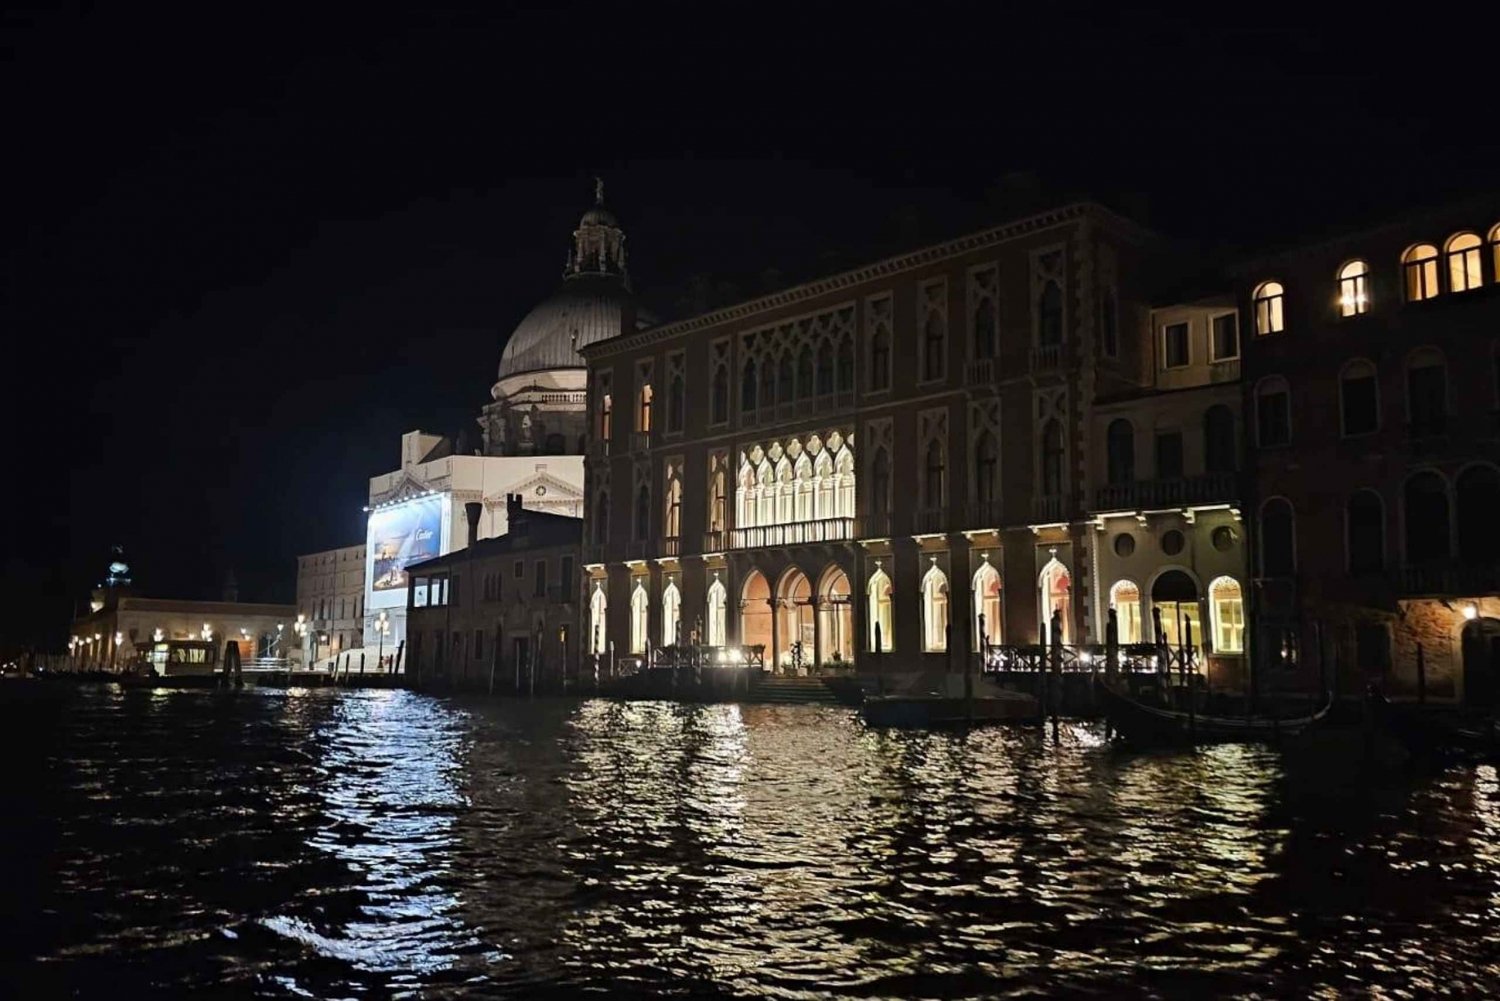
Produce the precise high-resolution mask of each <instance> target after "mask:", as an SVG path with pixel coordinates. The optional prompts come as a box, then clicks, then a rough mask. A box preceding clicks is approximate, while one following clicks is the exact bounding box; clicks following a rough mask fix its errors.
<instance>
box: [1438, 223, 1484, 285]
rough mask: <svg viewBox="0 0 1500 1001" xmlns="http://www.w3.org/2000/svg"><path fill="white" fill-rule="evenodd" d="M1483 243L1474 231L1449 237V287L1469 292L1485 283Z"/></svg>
mask: <svg viewBox="0 0 1500 1001" xmlns="http://www.w3.org/2000/svg"><path fill="white" fill-rule="evenodd" d="M1481 246H1482V244H1481V243H1480V242H1479V237H1478V236H1477V235H1475V234H1473V233H1459V234H1458V235H1457V236H1453V237H1449V239H1448V248H1447V250H1448V289H1449V291H1452V292H1467V291H1468V290H1469V289H1471V288H1478V287H1479V286H1481V285H1483V284H1484V270H1483V265H1482V264H1481V263H1480V257H1479V250H1480V247H1481Z"/></svg>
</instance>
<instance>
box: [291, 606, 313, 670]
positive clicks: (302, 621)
mask: <svg viewBox="0 0 1500 1001" xmlns="http://www.w3.org/2000/svg"><path fill="white" fill-rule="evenodd" d="M292 632H294V633H296V634H297V638H298V639H299V640H301V641H302V660H303V663H302V669H303V670H308V669H309V668H310V665H309V663H308V657H307V653H308V650H307V647H308V638H307V636H308V629H307V616H306V615H303V614H302V613H301V612H298V613H297V621H296V622H294V623H292Z"/></svg>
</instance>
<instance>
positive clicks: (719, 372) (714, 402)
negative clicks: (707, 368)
mask: <svg viewBox="0 0 1500 1001" xmlns="http://www.w3.org/2000/svg"><path fill="white" fill-rule="evenodd" d="M709 400H710V403H709V421H710V422H711V423H714V424H723V423H724V422H725V421H727V420H729V369H727V368H725V367H724V366H723V365H720V366H719V367H718V368H716V369H714V384H713V390H712V391H711V392H710V394H709Z"/></svg>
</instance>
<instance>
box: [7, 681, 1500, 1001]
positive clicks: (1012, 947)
mask: <svg viewBox="0 0 1500 1001" xmlns="http://www.w3.org/2000/svg"><path fill="white" fill-rule="evenodd" d="M7 684H8V683H7ZM16 691H19V689H10V690H6V691H0V749H3V751H4V758H3V761H0V767H3V774H4V779H3V782H4V792H5V797H4V800H3V811H0V830H3V831H4V832H5V833H4V853H3V855H0V876H3V903H0V918H3V931H4V934H3V944H0V960H3V964H4V965H3V968H0V978H3V982H0V994H4V996H10V997H20V996H31V997H52V996H62V995H64V994H69V993H76V994H77V995H79V996H85V997H88V996H111V997H148V996H160V997H176V996H181V995H184V994H186V993H188V992H201V993H205V994H217V995H224V996H235V997H247V996H261V997H317V998H328V997H377V998H379V997H393V996H413V997H460V996H461V997H491V996H493V997H500V996H515V997H526V998H576V997H579V996H580V995H582V994H585V993H603V992H610V993H612V994H613V995H614V996H633V995H640V994H662V995H673V996H681V997H704V998H741V997H744V998H762V997H764V998H810V997H829V996H833V997H843V998H927V997H931V998H963V997H992V996H1005V995H1025V994H1033V995H1034V994H1040V993H1050V994H1093V995H1098V996H1108V995H1115V994H1119V993H1123V992H1129V993H1132V994H1136V993H1147V994H1158V995H1166V996H1177V995H1184V994H1188V995H1193V996H1199V997H1203V996H1210V995H1214V994H1233V995H1240V996H1259V997H1286V996H1306V995H1308V994H1310V993H1313V992H1325V993H1328V994H1332V993H1334V992H1354V993H1366V992H1371V993H1375V994H1388V995H1396V996H1400V995H1403V994H1405V995H1407V996H1411V995H1422V994H1426V993H1430V992H1435V991H1445V992H1446V991H1460V992H1477V993H1487V992H1490V991H1494V990H1496V989H1497V988H1500V978H1497V974H1500V791H1497V782H1496V773H1495V770H1494V769H1493V768H1490V767H1479V768H1468V767H1465V768H1452V769H1448V770H1444V771H1436V772H1425V773H1410V772H1407V771H1404V770H1401V769H1385V770H1381V771H1379V772H1378V773H1377V774H1376V775H1375V776H1374V777H1369V776H1366V777H1364V778H1358V777H1357V776H1353V775H1351V773H1349V772H1348V770H1347V769H1344V768H1342V767H1337V766H1335V765H1333V764H1326V763H1321V762H1312V761H1309V760H1306V759H1301V760H1298V761H1292V760H1289V759H1286V758H1284V757H1283V756H1282V755H1280V754H1278V753H1276V752H1274V751H1268V750H1261V749H1247V748H1238V747H1222V748H1214V749H1209V750H1200V751H1197V752H1190V753H1174V754H1133V753H1126V752H1122V751H1119V750H1116V749H1113V748H1110V747H1108V746H1106V745H1105V744H1104V743H1103V741H1102V739H1101V733H1100V731H1099V729H1098V728H1097V727H1095V726H1092V725H1084V724H1080V725H1075V726H1064V727H1062V728H1061V729H1060V730H1059V731H1058V733H1057V735H1056V737H1055V739H1054V737H1053V736H1052V735H1051V734H1050V733H1048V734H1047V735H1045V736H1044V735H1043V734H1042V733H1040V732H1039V731H1037V730H1035V729H1024V730H1022V729H990V730H982V731H977V732H973V733H968V734H928V733H877V732H871V731H868V730H866V729H865V728H864V727H863V726H862V724H861V723H860V722H859V720H858V718H857V717H856V716H855V715H854V714H852V713H850V712H849V711H847V710H843V709H832V708H818V707H802V706H795V707H774V706H735V705H715V706H701V705H699V706H688V705H677V704H672V703H613V702H603V701H582V702H578V701H563V700H555V701H554V700H538V701H535V702H516V701H477V700H476V701H462V700H450V699H441V698H433V697H429V696H423V695H416V694H412V693H408V692H401V691H380V692H375V691H371V692H337V691H326V690H325V691H307V692H299V691H291V692H286V691H247V692H242V693H232V694H222V693H215V692H190V691H182V692H166V691H162V692H146V691H130V692H119V691H116V690H113V689H111V688H107V687H99V688H80V689H76V690H66V691H64V690H56V691H53V692H51V693H50V694H46V695H37V694H34V693H33V694H31V695H29V696H28V697H26V698H24V699H22V698H17V697H14V693H15V692H16Z"/></svg>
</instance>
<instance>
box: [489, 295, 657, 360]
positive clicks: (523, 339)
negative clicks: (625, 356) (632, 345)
mask: <svg viewBox="0 0 1500 1001" xmlns="http://www.w3.org/2000/svg"><path fill="white" fill-rule="evenodd" d="M629 301H630V291H629V289H627V288H626V287H625V285H624V284H623V283H622V282H620V281H619V280H618V279H615V278H613V277H608V276H604V275H578V276H576V277H572V278H569V279H568V280H567V281H565V282H563V286H562V288H560V289H558V290H557V292H556V293H555V294H553V295H552V296H551V297H549V298H547V299H544V300H543V301H542V302H541V304H540V305H538V306H537V307H536V308H535V309H533V310H532V311H531V312H530V313H527V314H526V318H525V319H523V320H522V321H521V322H520V323H519V324H517V326H516V329H515V331H514V332H513V333H512V334H511V335H510V340H509V341H507V342H506V343H505V350H504V351H503V352H502V353H501V355H500V378H501V379H505V378H507V377H509V376H512V375H520V374H522V373H524V372H541V371H547V370H549V369H560V368H583V358H582V357H581V356H580V355H579V354H578V348H581V347H583V346H584V345H587V344H593V343H594V342H595V341H602V340H604V339H606V338H609V337H617V336H619V334H620V333H621V331H622V330H623V329H624V322H625V312H626V309H625V307H626V305H627V304H628V303H629Z"/></svg>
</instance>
